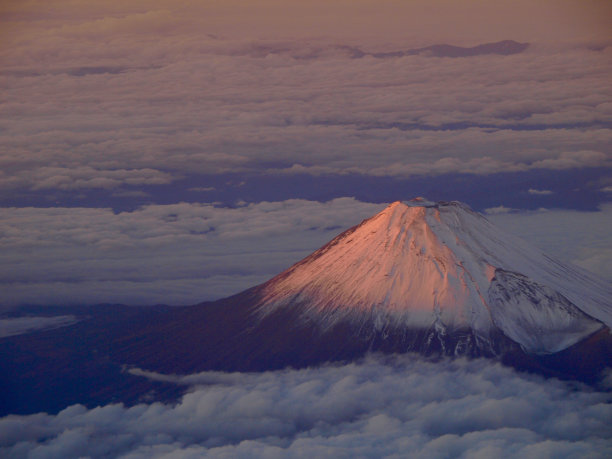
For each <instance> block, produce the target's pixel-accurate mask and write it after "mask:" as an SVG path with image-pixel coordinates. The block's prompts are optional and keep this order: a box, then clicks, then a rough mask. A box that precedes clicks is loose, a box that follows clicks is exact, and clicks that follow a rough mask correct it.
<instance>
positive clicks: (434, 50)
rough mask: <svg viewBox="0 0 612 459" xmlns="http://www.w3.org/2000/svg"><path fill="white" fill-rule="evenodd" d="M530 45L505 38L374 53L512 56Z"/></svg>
mask: <svg viewBox="0 0 612 459" xmlns="http://www.w3.org/2000/svg"><path fill="white" fill-rule="evenodd" d="M528 47H529V43H518V42H516V41H514V40H503V41H498V42H495V43H484V44H482V45H477V46H472V47H464V46H454V45H447V44H440V45H432V46H427V47H425V48H416V49H409V50H406V51H392V52H385V53H373V54H372V56H374V57H377V58H387V57H402V56H414V55H422V56H432V57H453V58H455V57H473V56H482V55H486V54H498V55H502V56H510V55H512V54H519V53H522V52H523V51H525V50H526V49H527V48H528Z"/></svg>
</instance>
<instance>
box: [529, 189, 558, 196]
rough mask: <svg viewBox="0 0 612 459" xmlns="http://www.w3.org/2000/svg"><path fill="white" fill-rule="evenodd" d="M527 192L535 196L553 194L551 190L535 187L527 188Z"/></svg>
mask: <svg viewBox="0 0 612 459" xmlns="http://www.w3.org/2000/svg"><path fill="white" fill-rule="evenodd" d="M527 192H528V193H529V194H534V195H536V196H549V195H551V194H554V193H553V192H552V191H551V190H536V189H535V188H529V190H527Z"/></svg>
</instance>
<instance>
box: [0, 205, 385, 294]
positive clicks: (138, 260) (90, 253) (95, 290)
mask: <svg viewBox="0 0 612 459" xmlns="http://www.w3.org/2000/svg"><path fill="white" fill-rule="evenodd" d="M383 207H384V204H372V203H363V202H359V201H356V200H355V199H353V198H339V199H334V200H332V201H329V202H326V203H319V202H315V201H304V200H288V201H281V202H261V203H257V204H247V203H243V205H242V206H240V207H236V208H233V209H230V208H222V207H215V206H214V205H213V204H187V203H181V204H172V205H149V206H145V207H142V208H139V209H136V210H134V211H130V212H127V211H126V212H119V213H114V212H113V211H112V210H110V209H91V208H44V209H43V208H8V209H5V210H4V211H3V212H2V213H1V214H0V234H1V235H2V236H1V237H0V279H2V281H1V282H0V292H1V296H2V302H3V303H4V304H5V305H14V304H18V303H38V304H40V303H41V302H44V303H45V304H53V303H71V304H82V303H99V302H120V303H129V304H155V303H170V304H193V303H197V302H200V301H203V300H206V299H212V298H219V297H223V296H228V295H230V294H233V293H237V292H238V291H241V290H243V289H246V288H248V287H251V286H253V285H256V284H258V283H260V282H263V281H265V280H267V279H268V278H270V277H272V276H274V275H276V274H277V273H279V272H280V271H282V270H284V269H286V268H288V267H289V266H290V265H292V264H293V263H295V262H297V261H298V260H299V259H301V258H302V257H304V256H306V255H308V254H309V253H310V252H311V251H313V250H315V249H317V248H318V247H320V246H321V245H323V244H324V243H326V242H327V241H329V240H330V239H332V238H333V237H334V236H336V235H337V234H338V233H340V232H341V231H342V230H344V229H346V228H348V227H350V226H353V225H355V224H357V223H359V222H360V221H361V220H363V219H364V218H367V217H370V216H371V215H373V214H375V213H376V212H378V211H379V210H381V209H382V208H383Z"/></svg>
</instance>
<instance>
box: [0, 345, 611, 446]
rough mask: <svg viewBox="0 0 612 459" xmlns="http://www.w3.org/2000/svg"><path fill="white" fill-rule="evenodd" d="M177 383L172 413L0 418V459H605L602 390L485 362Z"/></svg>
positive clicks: (607, 410)
mask: <svg viewBox="0 0 612 459" xmlns="http://www.w3.org/2000/svg"><path fill="white" fill-rule="evenodd" d="M149 376H151V375H149ZM157 377H159V376H157ZM166 378H167V379H168V377H166ZM173 378H174V380H175V381H176V382H182V383H189V384H199V386H194V389H193V390H192V391H191V392H190V393H188V394H186V395H185V396H184V397H183V398H182V400H181V401H180V402H179V403H178V404H176V405H175V406H171V405H163V404H160V403H153V404H141V405H137V406H134V407H132V408H125V407H124V406H122V405H108V406H104V407H98V408H95V409H91V410H88V409H86V408H85V407H83V406H80V405H75V406H71V407H69V408H66V409H65V410H64V411H62V412H60V413H59V414H58V415H57V416H51V415H47V414H44V413H39V414H35V415H31V416H8V417H5V418H3V419H0V455H2V456H3V457H7V458H13V457H15V458H16V457H26V456H28V457H36V458H45V457H78V456H93V457H106V456H110V457H126V458H141V457H142V458H145V457H146V458H149V457H168V458H169V457H202V456H204V455H206V457H254V456H256V457H330V456H333V457H384V456H395V457H400V456H401V457H406V456H411V457H427V458H436V457H476V458H478V457H483V458H484V457H520V458H532V457H533V458H535V457H538V458H541V457H555V458H560V457H593V458H598V457H602V458H603V457H610V456H611V455H612V442H611V441H610V438H611V437H612V429H611V428H610V426H609V420H610V419H611V418H612V403H611V401H612V400H611V396H610V394H609V393H608V394H606V393H601V392H593V391H591V390H588V389H586V388H584V387H581V386H573V385H569V384H567V383H563V382H560V381H557V380H548V381H547V380H543V379H541V378H539V377H535V376H527V375H522V374H518V373H516V372H515V371H513V370H511V369H509V368H505V367H502V366H500V365H498V364H495V363H491V362H487V361H479V360H474V361H465V360H455V361H442V362H437V363H432V362H426V361H423V360H422V359H418V358H415V357H413V356H401V357H392V358H383V357H371V358H369V359H368V360H366V361H365V362H362V363H358V364H350V365H345V366H339V367H336V366H329V367H323V368H317V369H307V370H299V371H297V370H292V371H280V372H268V373H261V374H240V373H235V374H223V373H210V372H208V373H201V374H199V375H191V376H188V377H183V378H181V377H170V378H169V379H173Z"/></svg>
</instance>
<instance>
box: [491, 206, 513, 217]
mask: <svg viewBox="0 0 612 459" xmlns="http://www.w3.org/2000/svg"><path fill="white" fill-rule="evenodd" d="M513 212H518V209H513V208H511V207H506V206H497V207H489V208H488V209H485V213H486V214H487V215H499V214H509V213H513Z"/></svg>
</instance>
